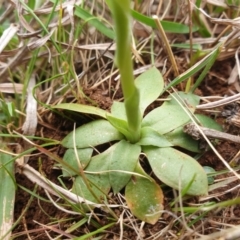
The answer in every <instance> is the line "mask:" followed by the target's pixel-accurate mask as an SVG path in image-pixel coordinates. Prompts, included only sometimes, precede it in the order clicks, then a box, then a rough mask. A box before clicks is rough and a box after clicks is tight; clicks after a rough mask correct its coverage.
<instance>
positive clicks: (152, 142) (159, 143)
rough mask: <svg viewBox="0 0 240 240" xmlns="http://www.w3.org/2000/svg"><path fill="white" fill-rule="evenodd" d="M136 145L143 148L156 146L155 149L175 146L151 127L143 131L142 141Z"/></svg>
mask: <svg viewBox="0 0 240 240" xmlns="http://www.w3.org/2000/svg"><path fill="white" fill-rule="evenodd" d="M136 144H138V145H142V146H155V147H171V146H173V144H172V143H171V142H169V141H168V140H167V139H166V138H165V137H164V136H163V135H161V134H159V133H158V132H156V131H155V130H154V129H152V128H150V127H144V128H142V129H141V139H140V141H139V142H137V143H136Z"/></svg>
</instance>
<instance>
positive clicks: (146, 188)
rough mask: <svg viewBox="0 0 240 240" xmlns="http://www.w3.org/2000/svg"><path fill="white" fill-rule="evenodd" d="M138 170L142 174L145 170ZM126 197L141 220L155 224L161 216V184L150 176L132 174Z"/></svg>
mask: <svg viewBox="0 0 240 240" xmlns="http://www.w3.org/2000/svg"><path fill="white" fill-rule="evenodd" d="M138 168H140V167H138ZM136 172H137V173H140V174H142V172H143V170H141V171H136ZM143 175H145V174H143ZM125 198H126V201H127V205H128V207H129V208H130V210H131V212H132V213H133V215H135V216H136V217H137V218H139V219H140V220H142V221H144V222H147V223H150V224H155V223H156V222H157V221H158V219H159V217H160V216H161V210H163V193H162V190H161V188H160V186H159V185H158V184H157V183H156V182H155V181H154V180H153V179H149V176H148V178H144V177H141V176H136V175H134V176H132V178H131V181H130V182H129V183H128V184H127V186H126V189H125Z"/></svg>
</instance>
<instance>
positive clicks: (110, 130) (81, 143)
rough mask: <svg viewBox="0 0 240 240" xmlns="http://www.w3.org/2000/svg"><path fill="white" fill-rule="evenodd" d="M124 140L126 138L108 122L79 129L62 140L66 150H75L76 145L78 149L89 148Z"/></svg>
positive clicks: (92, 123)
mask: <svg viewBox="0 0 240 240" xmlns="http://www.w3.org/2000/svg"><path fill="white" fill-rule="evenodd" d="M74 135H75V139H74V138H73V137H74ZM123 138H124V136H123V135H122V134H121V133H120V132H119V131H118V130H117V129H116V128H114V127H113V126H112V125H111V124H110V123H109V122H108V121H106V120H96V121H93V122H90V123H87V124H85V125H82V126H81V127H79V128H77V129H76V130H75V133H74V132H71V133H69V134H68V135H67V136H66V137H65V138H64V139H63V140H62V145H63V146H64V147H66V148H74V144H75V145H76V148H87V147H92V146H93V147H94V146H98V145H100V144H103V143H107V142H110V141H115V140H121V139H123ZM74 140H75V141H74Z"/></svg>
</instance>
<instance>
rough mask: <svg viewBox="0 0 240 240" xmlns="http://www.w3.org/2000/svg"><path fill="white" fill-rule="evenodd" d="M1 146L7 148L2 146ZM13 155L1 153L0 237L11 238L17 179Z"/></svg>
mask: <svg viewBox="0 0 240 240" xmlns="http://www.w3.org/2000/svg"><path fill="white" fill-rule="evenodd" d="M0 144H1V148H2V149H3V148H5V146H2V143H0ZM11 159H12V156H10V155H7V154H4V153H0V203H1V211H0V239H10V235H11V228H12V225H13V217H14V202H15V190H16V186H15V183H14V181H15V179H14V161H11Z"/></svg>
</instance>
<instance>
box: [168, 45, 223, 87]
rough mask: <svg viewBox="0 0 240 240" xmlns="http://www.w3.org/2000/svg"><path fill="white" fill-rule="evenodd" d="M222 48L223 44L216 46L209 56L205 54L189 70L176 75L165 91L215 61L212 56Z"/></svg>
mask: <svg viewBox="0 0 240 240" xmlns="http://www.w3.org/2000/svg"><path fill="white" fill-rule="evenodd" d="M220 48H221V45H220V46H218V47H216V48H215V49H214V50H213V51H211V52H210V53H209V54H208V55H207V56H205V57H204V58H203V59H201V60H200V61H199V62H197V63H196V64H194V65H193V66H192V67H190V68H189V69H188V70H187V71H185V72H184V73H182V74H181V75H179V76H178V77H176V78H175V79H174V80H173V81H172V82H171V83H169V84H168V85H167V87H166V88H165V89H164V91H166V90H168V89H169V88H171V87H174V86H176V85H177V84H179V83H181V82H183V81H185V80H186V79H188V78H189V77H191V76H193V75H194V74H195V73H197V72H198V71H199V70H201V69H202V68H204V67H205V66H207V65H208V64H209V63H211V62H212V61H213V58H212V56H213V55H215V53H216V52H219V51H220V50H219V49H220Z"/></svg>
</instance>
